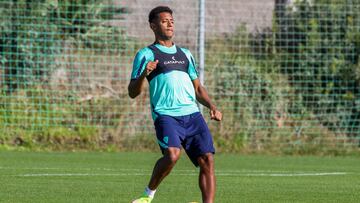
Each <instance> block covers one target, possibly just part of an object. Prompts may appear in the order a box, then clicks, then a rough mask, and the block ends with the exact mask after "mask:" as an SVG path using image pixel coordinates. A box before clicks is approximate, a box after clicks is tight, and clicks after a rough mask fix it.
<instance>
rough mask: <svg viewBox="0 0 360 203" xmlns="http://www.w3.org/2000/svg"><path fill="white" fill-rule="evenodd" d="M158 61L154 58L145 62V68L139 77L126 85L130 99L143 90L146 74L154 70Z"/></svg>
mask: <svg viewBox="0 0 360 203" xmlns="http://www.w3.org/2000/svg"><path fill="white" fill-rule="evenodd" d="M158 62H159V61H158V60H156V61H150V62H149V63H147V64H146V67H145V70H144V71H143V73H142V74H141V75H140V77H138V78H137V79H133V80H131V81H130V83H129V86H128V93H129V96H130V97H131V98H132V99H134V98H135V97H137V96H138V95H140V93H141V91H142V90H143V86H144V83H145V78H146V76H148V75H149V74H150V73H151V72H152V71H153V70H155V68H156V66H157V64H158Z"/></svg>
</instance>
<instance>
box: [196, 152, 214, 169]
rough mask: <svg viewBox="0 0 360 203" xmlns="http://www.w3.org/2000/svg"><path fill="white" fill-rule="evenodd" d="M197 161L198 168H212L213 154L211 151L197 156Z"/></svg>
mask: <svg viewBox="0 0 360 203" xmlns="http://www.w3.org/2000/svg"><path fill="white" fill-rule="evenodd" d="M198 163H199V166H200V168H213V165H214V155H213V154H212V153H207V154H204V155H201V156H200V157H198Z"/></svg>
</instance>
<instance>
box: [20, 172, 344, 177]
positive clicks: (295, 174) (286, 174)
mask: <svg viewBox="0 0 360 203" xmlns="http://www.w3.org/2000/svg"><path fill="white" fill-rule="evenodd" d="M347 174H348V173H346V172H331V173H330V172H328V173H216V176H235V177H239V176H262V177H295V176H296V177H299V176H339V175H347ZM150 175H151V173H108V174H104V173H28V174H19V175H14V176H17V177H45V176H48V177H50V176H53V177H66V176H150ZM171 175H173V176H197V175H198V174H196V173H172V174H171Z"/></svg>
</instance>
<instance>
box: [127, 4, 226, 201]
mask: <svg viewBox="0 0 360 203" xmlns="http://www.w3.org/2000/svg"><path fill="white" fill-rule="evenodd" d="M172 13H173V12H172V10H171V9H170V8H169V7H166V6H159V7H156V8H154V9H152V10H151V12H150V13H149V23H150V28H151V29H152V31H153V32H154V35H155V42H154V43H153V44H151V45H150V46H148V47H145V48H143V49H141V50H140V51H139V52H138V53H137V55H136V57H135V59H134V64H133V71H132V75H131V81H130V84H129V86H128V91H129V96H130V97H131V98H135V97H137V96H138V95H140V93H141V92H142V91H143V86H144V84H145V79H147V80H148V82H149V91H150V103H151V112H152V118H153V120H154V125H155V130H156V137H157V141H158V144H159V146H160V149H161V151H162V154H163V156H162V157H161V158H160V159H159V160H158V161H157V162H156V164H155V166H154V169H153V173H152V176H151V178H150V181H149V184H148V186H147V187H146V188H145V192H144V194H143V195H142V196H141V197H140V198H139V199H136V200H134V201H133V203H150V202H151V201H152V200H153V198H154V194H155V192H156V189H157V188H158V186H159V184H160V183H161V181H162V180H163V179H164V178H165V177H166V176H167V175H168V174H169V173H170V171H171V169H172V168H173V167H174V165H175V164H176V162H177V160H178V159H179V158H180V149H181V147H183V149H184V150H185V151H186V153H187V155H188V157H189V158H190V160H191V161H192V163H193V164H194V165H195V166H196V167H200V173H199V186H200V190H201V193H202V199H203V202H204V203H213V202H214V198H215V174H214V159H213V154H214V153H215V149H214V146H213V140H212V135H211V134H210V131H209V128H208V126H207V124H206V122H205V120H204V118H203V116H202V115H201V113H200V112H199V108H198V106H197V103H196V101H198V102H200V103H201V104H202V105H204V106H206V107H207V108H209V109H210V117H211V119H213V120H216V121H221V119H222V114H221V112H220V111H219V110H217V108H216V106H215V105H214V104H213V103H212V102H211V100H210V98H209V96H208V93H207V91H206V90H205V88H204V87H203V86H202V85H201V83H200V80H199V78H198V74H197V71H196V68H195V62H194V58H193V56H192V54H191V53H190V51H189V50H187V49H184V48H180V47H179V46H177V45H175V44H174V43H173V41H172V38H173V36H174V19H173V16H172Z"/></svg>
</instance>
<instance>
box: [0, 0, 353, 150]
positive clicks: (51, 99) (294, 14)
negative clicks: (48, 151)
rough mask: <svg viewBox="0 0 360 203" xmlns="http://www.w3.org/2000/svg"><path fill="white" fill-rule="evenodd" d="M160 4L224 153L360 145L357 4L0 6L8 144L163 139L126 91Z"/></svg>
mask: <svg viewBox="0 0 360 203" xmlns="http://www.w3.org/2000/svg"><path fill="white" fill-rule="evenodd" d="M158 5H168V6H170V7H171V8H172V9H173V10H174V19H175V29H176V31H175V33H176V34H175V38H174V41H175V43H176V44H178V45H180V46H183V47H186V48H188V49H190V50H191V52H192V53H193V55H194V56H195V57H196V59H197V63H198V64H199V66H198V68H199V70H200V75H202V76H203V77H202V79H203V83H204V85H205V87H206V88H207V90H208V92H209V94H210V96H211V98H212V99H213V101H214V103H215V104H217V106H218V108H219V109H220V110H222V111H223V114H224V120H223V121H222V122H221V123H216V122H214V121H210V120H209V119H208V115H207V114H208V113H207V109H204V110H203V112H204V115H205V116H206V118H207V120H208V121H209V125H210V128H211V130H212V132H213V134H214V137H215V140H216V145H217V146H219V147H221V146H223V149H224V150H225V151H226V149H229V150H231V151H236V150H240V149H242V148H244V147H245V148H249V149H256V150H261V149H275V148H278V147H279V148H284V149H290V150H293V149H296V150H315V149H322V148H324V147H325V148H326V149H353V148H357V147H358V146H359V140H360V128H359V125H360V93H359V84H360V12H359V11H360V1H359V0H347V1H339V0H301V1H290V0H275V1H274V0H253V1H246V0H223V1H215V0H201V1H200V0H199V1H196V0H181V1H180V0H136V1H133V0H121V1H116V0H91V1H71V0H46V1H45V0H42V1H33V0H12V1H11V0H3V1H0V67H1V69H0V76H1V77H0V85H1V95H0V130H1V135H0V138H1V139H0V143H8V142H14V140H18V139H19V137H20V138H21V140H24V139H25V138H24V137H29V136H30V137H31V138H29V140H30V142H37V141H39V140H40V141H41V140H43V139H44V137H45V138H46V137H57V136H65V137H66V136H69V137H71V136H73V137H74V136H75V137H77V136H80V137H81V136H88V135H91V136H94V137H97V138H99V139H100V140H106V142H113V141H114V140H115V141H114V142H121V140H123V139H124V138H128V137H134V136H142V135H145V136H148V135H149V134H154V130H153V124H152V120H151V117H150V106H149V101H148V93H144V94H143V95H141V96H140V97H139V98H137V99H136V100H131V99H130V98H129V97H128V96H127V85H128V82H129V80H130V73H131V70H132V60H133V59H134V56H135V54H136V52H137V51H138V50H139V49H140V48H142V47H143V46H146V45H149V44H151V43H152V42H153V40H154V37H153V34H152V31H151V30H150V28H149V25H148V22H147V15H148V13H149V11H150V10H151V9H152V8H153V7H155V6H158ZM201 14H204V15H203V16H202V15H201ZM145 92H146V91H145ZM45 140H46V139H45ZM40 141H39V142H40Z"/></svg>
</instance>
